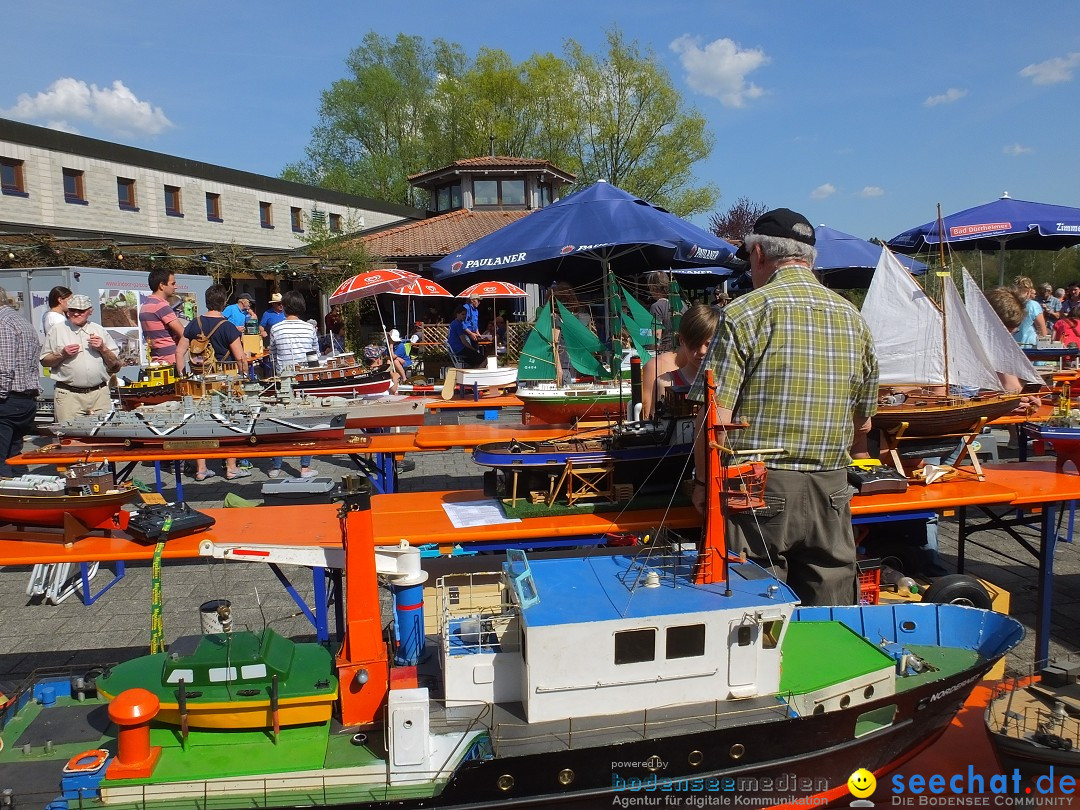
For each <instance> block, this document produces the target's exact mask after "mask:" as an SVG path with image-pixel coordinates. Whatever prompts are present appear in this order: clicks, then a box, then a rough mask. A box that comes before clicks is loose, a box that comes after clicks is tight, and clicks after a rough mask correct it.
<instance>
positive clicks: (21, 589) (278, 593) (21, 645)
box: [0, 412, 1080, 691]
mask: <svg viewBox="0 0 1080 810" xmlns="http://www.w3.org/2000/svg"><path fill="white" fill-rule="evenodd" d="M471 418H474V417H472V416H469V415H464V416H462V417H461V419H462V421H463V422H464V421H467V420H469V419H471ZM501 420H502V421H505V422H515V421H520V415H519V414H518V413H517V412H506V413H504V414H503V415H502V417H501ZM444 421H445V419H444ZM1001 438H1002V445H1004V438H1005V435H1004V434H1002V436H1001ZM1001 452H1002V460H1006V459H1009V458H1015V452H1014V451H1009V450H1006V449H1004V446H1003V447H1002V451H1001ZM409 458H410V459H411V460H413V461H415V462H416V469H415V470H412V471H409V472H405V473H403V474H402V475H401V489H402V490H403V491H423V490H441V489H462V488H479V487H480V486H481V481H480V472H481V470H480V468H478V467H476V466H475V465H474V464H473V463H472V461H471V460H470V458H469V457H468V455H467V454H465V453H464V452H462V451H454V452H443V453H417V454H413V455H411V456H409ZM220 463H222V462H219V464H220ZM256 463H257V464H258V465H261V467H262V469H259V468H258V467H257V468H256V469H255V471H254V474H253V475H252V477H250V478H247V479H243V480H242V481H237V482H229V481H225V479H224V470H223V469H222V468H220V467H219V468H218V473H219V475H218V476H217V477H215V478H212V479H210V480H207V481H204V482H201V483H197V482H195V481H194V480H193V479H191V478H185V482H184V491H185V495H186V497H187V498H188V500H189V502H191V503H192V504H193V505H194V506H196V507H203V508H207V507H217V506H221V505H222V500H223V499H224V497H225V495H226V494H227V493H228V492H230V491H232V492H236V493H238V494H239V495H242V496H244V497H246V498H251V499H255V500H259V499H260V498H261V494H260V490H261V486H262V484H263V482H265V481H266V480H267V478H266V473H265V470H266V469H267V462H266V461H264V460H258V461H257V462H256ZM315 466H316V468H317V469H318V470H319V471H320V472H321V473H324V474H328V475H332V476H340V475H343V474H346V473H349V472H351V471H352V470H353V467H352V464H351V462H350V461H349V459H348V458H346V457H340V458H339V457H319V458H317V459H316V462H315ZM290 468H291V469H293V471H294V472H299V470H298V468H297V467H296V465H295V464H291V462H288V461H287V462H286V469H287V470H288V469H290ZM42 471H44V470H42ZM136 477H139V478H141V479H142V480H144V481H148V482H152V481H153V468H152V467H150V466H143V467H140V468H138V470H137V472H136ZM166 496H168V492H167V493H166ZM403 528H405V527H403ZM1028 536H1030V537H1031V538H1032V542H1033V543H1036V544H1037V542H1038V541H1037V535H1035V533H1034V532H1033V531H1032V532H1029V533H1028ZM244 539H247V540H251V541H257V540H258V539H259V538H255V537H252V538H244ZM982 540H983V541H984V542H985V544H986V547H985V548H984V547H978V546H976V547H971V546H970V545H969V551H968V562H969V568H968V571H969V573H973V574H976V575H977V576H980V577H983V578H985V579H987V580H990V581H992V582H994V583H996V584H998V585H1000V586H1002V587H1003V588H1005V589H1006V590H1008V591H1010V592H1011V596H1012V609H1011V613H1012V614H1013V615H1014V616H1016V617H1017V618H1018V619H1020V620H1021V621H1022V622H1023V623H1024V624H1025V625H1026V626H1027V627H1028V629H1029V631H1031V632H1029V634H1028V638H1027V639H1026V640H1025V642H1024V644H1023V645H1022V646H1021V647H1020V648H1019V650H1018V652H1017V653H1015V654H1014V656H1013V659H1014V661H1013V662H1014V663H1018V664H1023V663H1025V662H1030V661H1031V660H1032V659H1033V657H1034V655H1033V653H1034V632H1033V630H1032V628H1033V627H1034V618H1035V605H1036V575H1037V571H1036V569H1035V568H1034V567H1033V566H1034V562H1035V561H1034V558H1033V557H1032V556H1031V555H1030V554H1029V553H1028V552H1027V551H1025V550H1024V549H1023V548H1022V547H1021V546H1020V545H1019V544H1017V543H1016V541H1014V540H1013V539H1011V538H1009V537H1008V536H1006V535H1005V534H1004V533H1001V532H988V533H986V534H984V535H983V536H982ZM940 542H941V549H942V555H943V558H944V561H945V564H946V566H947V567H951V566H953V565H954V564H955V551H956V524H955V522H953V521H952V520H949V519H945V520H943V521H942V523H941V529H940ZM1054 568H1055V572H1056V574H1055V598H1054V605H1053V631H1054V632H1053V644H1052V649H1051V653H1052V654H1056V653H1057V652H1059V651H1061V650H1062V649H1066V648H1075V647H1076V646H1078V645H1080V554H1078V551H1077V546H1076V545H1074V544H1059V546H1058V553H1057V555H1056V559H1055V561H1054ZM291 570H292V572H293V573H292V579H293V581H294V583H296V584H297V586H298V590H299V591H300V592H301V594H302V595H304V596H305V598H307V599H310V596H311V592H312V583H311V579H310V576H309V575H308V574H307V571H306V569H300V568H296V569H291ZM30 573H31V570H30V568H27V567H16V566H8V567H3V568H0V689H2V690H4V691H10V690H11V689H13V687H14V685H16V684H17V683H18V682H19V681H20V680H21V679H22V678H23V677H25V676H26V675H27V674H28V673H29V672H30V671H31V670H33V669H34V668H37V667H43V666H61V665H79V666H82V665H84V664H93V663H108V662H110V661H117V660H122V659H124V658H129V657H132V656H133V655H137V654H141V653H142V652H144V651H145V650H146V649H147V646H148V644H149V640H150V569H149V566H148V565H144V564H130V565H128V567H127V574H126V576H125V577H124V578H123V579H122V580H120V581H119V582H118V583H117V584H116V585H115V586H114V587H113V588H112V589H111V590H110V591H109V592H108V593H106V594H105V595H104V596H102V598H101V599H100V600H98V601H97V602H95V603H94V604H93V605H89V606H85V605H83V603H82V602H81V601H80V599H79V596H78V595H77V594H76V595H73V596H71V597H70V598H68V599H67V600H66V601H64V602H62V603H61V604H59V605H51V604H43V603H41V602H40V600H39V599H31V598H29V597H28V596H27V595H26V588H27V584H28V581H29V578H30ZM109 577H110V574H109V572H108V571H107V570H104V569H103V570H102V571H101V572H100V573H99V574H98V575H97V577H96V578H95V580H94V582H93V585H94V587H95V588H100V587H102V586H103V585H104V584H105V583H106V582H107V581H108V579H109ZM163 593H164V606H165V620H164V624H165V635H166V639H167V640H169V639H172V638H175V637H176V636H178V635H183V634H189V633H196V632H199V628H200V619H199V606H200V605H201V604H202V603H204V602H206V601H208V600H212V599H229V600H230V601H231V602H232V605H233V617H234V621H235V622H236V625H237V626H241V627H242V626H248V627H255V628H258V627H261V626H263V625H264V624H268V625H270V626H273V627H274V628H275V629H277V630H279V631H280V632H282V633H284V634H286V635H290V636H294V637H296V636H309V637H312V638H313V630H312V627H311V625H310V624H309V623H308V622H307V620H306V619H305V618H304V616H303V615H302V614H300V612H299V610H298V609H297V607H296V605H295V604H294V603H293V601H292V600H291V599H290V598H289V596H288V595H287V594H286V593H285V591H284V589H283V588H282V586H281V585H280V583H279V582H278V581H277V579H276V578H275V577H274V576H273V574H272V573H271V572H270V570H269V568H268V567H267V566H263V565H259V564H247V563H229V564H224V563H221V562H214V563H210V562H207V561H203V560H195V561H189V562H169V561H167V562H166V564H165V565H164V571H163Z"/></svg>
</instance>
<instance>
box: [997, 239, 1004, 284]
mask: <svg viewBox="0 0 1080 810" xmlns="http://www.w3.org/2000/svg"><path fill="white" fill-rule="evenodd" d="M998 286H999V287H1004V286H1005V240H1004V239H998Z"/></svg>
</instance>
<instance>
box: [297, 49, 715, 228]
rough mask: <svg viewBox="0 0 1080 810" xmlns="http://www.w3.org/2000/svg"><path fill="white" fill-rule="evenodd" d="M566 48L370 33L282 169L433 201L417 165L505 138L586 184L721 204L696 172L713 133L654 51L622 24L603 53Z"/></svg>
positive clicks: (684, 202)
mask: <svg viewBox="0 0 1080 810" xmlns="http://www.w3.org/2000/svg"><path fill="white" fill-rule="evenodd" d="M564 53H565V57H564V58H561V57H559V56H556V55H554V54H550V53H544V54H534V55H532V56H531V57H529V58H528V59H527V60H525V61H524V62H522V63H520V64H515V63H514V61H513V60H512V59H511V58H510V56H509V55H508V54H506V53H505V52H504V51H501V50H498V49H493V48H482V49H480V51H479V52H478V53H477V55H476V57H475V58H474V59H472V60H470V59H469V58H468V57H467V56H466V55H465V52H464V51H463V50H462V48H461V46H459V45H456V44H453V43H448V42H445V41H443V40H438V39H437V40H435V41H434V43H432V44H427V43H425V42H424V41H423V40H422V39H420V38H419V37H409V36H405V35H404V34H399V35H398V37H397V38H396V39H394V40H392V41H391V40H389V39H387V38H385V37H382V36H379V35H378V34H375V33H373V32H372V33H369V34H367V35H366V36H365V37H364V41H363V45H362V46H361V47H359V48H357V49H355V50H354V51H353V52H352V53H350V55H349V57H348V59H347V60H346V65H347V67H348V70H349V75H348V76H347V77H346V78H342V79H339V80H337V81H335V82H334V83H333V85H332V86H331V88H330V89H329V90H326V91H324V92H323V94H322V103H321V105H320V111H319V123H318V124H317V125H316V127H315V128H314V129H313V131H312V137H311V142H310V143H309V145H308V147H307V149H306V158H305V159H304V160H301V161H299V162H297V163H293V164H290V165H289V166H287V167H286V168H285V171H284V173H283V176H284V177H286V178H287V179H290V180H297V181H300V182H305V183H310V184H313V185H319V186H322V187H324V188H332V189H335V190H338V191H344V192H348V193H353V194H361V195H366V196H370V197H376V198H378V199H383V200H387V201H390V202H398V203H403V204H408V205H416V204H423V202H424V200H422V199H421V198H420V197H419V193H418V192H416V191H415V190H413V189H411V188H410V186H409V182H408V177H409V175H411V174H415V173H417V172H421V171H428V170H430V169H434V168H439V167H441V166H446V165H448V164H450V163H452V162H453V161H455V160H459V159H462V158H466V157H475V156H477V155H483V154H487V152H488V150H489V149H490V148H492V145H493V146H494V149H495V151H496V153H497V154H500V155H508V156H516V157H532V158H539V159H544V160H548V161H550V162H552V163H553V164H555V165H557V166H560V167H561V168H563V169H566V170H567V171H570V172H573V173H574V174H576V175H577V176H578V185H579V186H584V185H587V184H590V183H592V182H595V181H596V180H599V179H604V180H607V181H609V182H611V183H614V184H616V185H618V186H620V187H621V188H624V189H626V190H627V191H629V192H631V193H633V194H637V195H639V196H641V197H643V198H645V199H647V200H650V201H651V202H655V203H657V204H659V205H663V206H664V207H666V208H668V209H669V210H671V211H673V212H674V213H676V214H679V215H683V216H685V215H689V214H692V213H696V212H699V211H705V210H708V208H709V207H711V206H712V205H713V203H714V202H715V199H716V197H717V190H716V189H715V188H714V187H712V186H710V185H703V186H693V185H691V183H692V179H693V178H692V167H693V165H694V164H695V163H697V162H698V161H700V160H703V159H705V158H706V157H708V156H709V154H710V152H711V150H712V145H713V140H712V136H711V135H710V134H709V133H708V132H707V131H706V128H705V119H704V118H703V117H702V116H701V115H700V114H698V113H696V112H692V111H688V110H687V109H686V105H685V103H684V102H683V100H682V97H681V96H680V94H679V92H678V91H677V90H676V89H675V87H674V85H673V84H672V82H671V79H670V77H669V76H668V74H667V73H666V71H665V69H664V67H663V66H662V65H661V64H660V63H659V62H658V60H657V59H656V58H655V56H653V55H652V54H651V53H645V54H642V53H641V52H640V51H639V48H638V46H637V44H636V43H626V42H625V41H624V40H623V37H622V35H621V34H620V33H619V32H618V30H613V31H611V32H609V34H608V49H607V52H606V54H604V55H603V57H594V56H592V55H590V54H587V53H586V52H585V51H584V49H582V47H581V46H580V45H579V44H578V43H576V42H574V41H573V40H567V42H566V43H565V46H564ZM492 138H493V139H494V141H491V139H492Z"/></svg>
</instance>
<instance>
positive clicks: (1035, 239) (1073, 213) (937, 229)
mask: <svg viewBox="0 0 1080 810" xmlns="http://www.w3.org/2000/svg"><path fill="white" fill-rule="evenodd" d="M943 241H944V242H946V243H948V244H951V245H953V246H954V248H955V249H957V250H997V251H998V256H999V259H1000V263H999V267H1000V278H999V283H1001V284H1004V283H1005V250H1006V249H1008V250H1059V249H1061V248H1064V247H1071V246H1072V245H1076V244H1080V208H1072V207H1069V206H1066V205H1051V204H1049V203H1038V202H1027V201H1026V200H1014V199H1013V198H1012V197H1010V196H1009V195H1008V194H1004V195H1003V196H1002V197H1001V198H1000V199H997V200H994V201H993V202H991V203H987V204H986V205H977V206H975V207H974V208H968V209H967V210H965V211H960V212H958V213H955V214H949V215H948V216H947V217H942V219H941V221H940V223H939V222H938V221H937V220H934V221H932V222H927V223H925V224H924V225H920V226H919V227H917V228H912V229H911V230H908V231H904V232H903V233H901V234H898V235H897V236H894V237H893V238H892V239H890V240H889V243H888V244H889V247H891V248H892V249H893V250H897V251H899V252H901V253H919V252H920V251H923V250H928V249H929V248H930V247H931V246H934V245H940V244H941V243H942V242H943Z"/></svg>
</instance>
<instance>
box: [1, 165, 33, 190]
mask: <svg viewBox="0 0 1080 810" xmlns="http://www.w3.org/2000/svg"><path fill="white" fill-rule="evenodd" d="M0 190H2V191H3V192H4V194H17V195H20V196H23V197H27V196H29V195H28V194H27V193H26V186H25V185H23V162H22V161H21V160H15V159H14V158H0Z"/></svg>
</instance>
